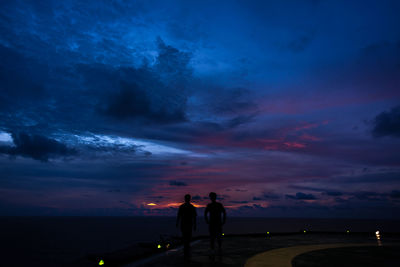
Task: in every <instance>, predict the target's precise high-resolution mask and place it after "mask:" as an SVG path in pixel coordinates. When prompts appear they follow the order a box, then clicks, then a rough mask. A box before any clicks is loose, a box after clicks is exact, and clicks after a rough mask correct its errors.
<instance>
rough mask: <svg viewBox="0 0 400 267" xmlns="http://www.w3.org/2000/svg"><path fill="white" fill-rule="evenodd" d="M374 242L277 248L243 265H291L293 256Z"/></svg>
mask: <svg viewBox="0 0 400 267" xmlns="http://www.w3.org/2000/svg"><path fill="white" fill-rule="evenodd" d="M376 245H377V244H376V243H350V244H349V243H339V244H322V245H306V246H296V247H288V248H279V249H273V250H268V251H266V252H262V253H260V254H257V255H255V256H253V257H251V258H250V259H248V260H247V261H246V263H245V265H244V266H245V267H261V266H262V267H292V260H293V258H294V257H296V256H298V255H300V254H303V253H306V252H310V251H314V250H321V249H327V248H340V247H359V246H376Z"/></svg>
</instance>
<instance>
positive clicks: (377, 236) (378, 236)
mask: <svg viewBox="0 0 400 267" xmlns="http://www.w3.org/2000/svg"><path fill="white" fill-rule="evenodd" d="M375 236H376V239H378V240H379V239H381V233H380V232H379V231H376V232H375Z"/></svg>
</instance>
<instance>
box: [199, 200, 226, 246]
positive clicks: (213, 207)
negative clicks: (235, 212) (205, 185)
mask: <svg viewBox="0 0 400 267" xmlns="http://www.w3.org/2000/svg"><path fill="white" fill-rule="evenodd" d="M209 197H210V200H211V203H210V204H208V205H207V208H206V210H205V211H204V218H205V219H206V223H207V224H208V229H209V231H210V247H211V250H212V251H214V243H215V240H217V243H218V249H219V251H221V245H222V226H223V225H224V224H225V221H226V212H225V208H224V206H223V205H222V204H221V203H219V202H217V194H216V193H214V192H211V193H210V194H209ZM208 213H210V216H209V217H208Z"/></svg>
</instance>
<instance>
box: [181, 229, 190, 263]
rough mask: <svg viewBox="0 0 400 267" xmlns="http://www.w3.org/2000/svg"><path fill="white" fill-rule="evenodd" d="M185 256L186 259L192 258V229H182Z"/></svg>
mask: <svg viewBox="0 0 400 267" xmlns="http://www.w3.org/2000/svg"><path fill="white" fill-rule="evenodd" d="M182 239H183V240H182V241H183V254H184V256H185V258H187V257H189V256H190V240H191V239H192V232H191V229H182Z"/></svg>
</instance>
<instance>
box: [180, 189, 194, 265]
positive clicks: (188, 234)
mask: <svg viewBox="0 0 400 267" xmlns="http://www.w3.org/2000/svg"><path fill="white" fill-rule="evenodd" d="M190 199H191V196H190V195H189V194H187V195H185V203H183V204H182V205H180V206H179V210H178V216H177V218H176V227H179V224H180V225H181V231H182V240H183V253H184V256H185V258H189V257H190V240H191V239H192V229H193V230H194V231H196V217H197V212H196V208H195V207H194V206H193V205H192V204H190Z"/></svg>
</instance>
